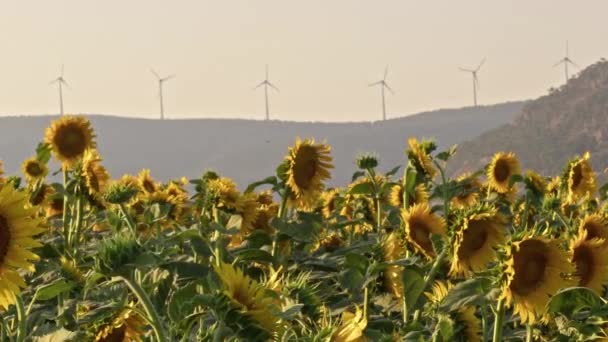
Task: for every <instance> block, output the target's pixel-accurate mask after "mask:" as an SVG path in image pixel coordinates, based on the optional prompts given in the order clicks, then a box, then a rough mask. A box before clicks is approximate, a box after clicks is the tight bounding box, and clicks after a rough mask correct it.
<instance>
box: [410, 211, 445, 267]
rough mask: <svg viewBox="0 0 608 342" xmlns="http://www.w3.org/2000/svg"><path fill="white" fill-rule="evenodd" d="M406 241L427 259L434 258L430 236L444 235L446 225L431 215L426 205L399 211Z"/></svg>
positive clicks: (437, 217)
mask: <svg viewBox="0 0 608 342" xmlns="http://www.w3.org/2000/svg"><path fill="white" fill-rule="evenodd" d="M401 219H402V220H403V223H404V226H405V236H406V239H407V241H408V242H409V243H410V244H411V245H412V246H413V247H414V249H416V251H418V252H420V253H422V254H423V255H425V256H426V257H428V258H433V257H435V255H436V253H435V249H434V247H433V241H432V240H431V236H432V235H445V234H446V224H445V221H444V219H443V218H442V217H441V216H438V215H436V214H434V213H431V208H430V207H429V205H428V204H427V203H420V204H415V205H413V206H412V207H410V208H409V209H408V210H402V211H401Z"/></svg>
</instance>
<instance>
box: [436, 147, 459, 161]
mask: <svg viewBox="0 0 608 342" xmlns="http://www.w3.org/2000/svg"><path fill="white" fill-rule="evenodd" d="M457 146H458V145H452V147H450V149H449V150H447V151H443V152H441V153H438V154H437V156H436V158H437V159H439V160H443V161H444V162H447V161H448V160H449V159H450V157H452V156H453V155H454V154H455V153H456V147H457Z"/></svg>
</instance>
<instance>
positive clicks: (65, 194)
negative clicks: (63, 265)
mask: <svg viewBox="0 0 608 342" xmlns="http://www.w3.org/2000/svg"><path fill="white" fill-rule="evenodd" d="M61 168H62V170H63V213H62V220H61V222H62V223H63V239H64V243H65V244H66V246H65V247H66V249H67V244H68V240H69V234H70V228H69V225H68V190H67V187H68V169H67V166H65V165H62V166H61Z"/></svg>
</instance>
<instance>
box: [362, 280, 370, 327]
mask: <svg viewBox="0 0 608 342" xmlns="http://www.w3.org/2000/svg"><path fill="white" fill-rule="evenodd" d="M368 302H369V290H368V289H367V286H366V287H365V290H363V317H365V319H367V306H368Z"/></svg>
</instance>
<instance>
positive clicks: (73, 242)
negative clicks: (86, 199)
mask: <svg viewBox="0 0 608 342" xmlns="http://www.w3.org/2000/svg"><path fill="white" fill-rule="evenodd" d="M83 209H84V203H83V197H82V194H78V196H77V197H76V223H75V225H74V227H73V231H72V232H71V234H70V247H72V248H73V249H74V255H76V253H77V252H78V240H79V238H80V230H81V229H82V222H83V216H82V212H83Z"/></svg>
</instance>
